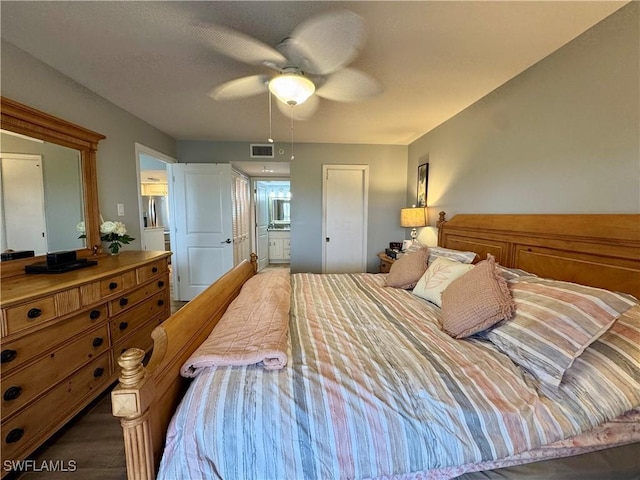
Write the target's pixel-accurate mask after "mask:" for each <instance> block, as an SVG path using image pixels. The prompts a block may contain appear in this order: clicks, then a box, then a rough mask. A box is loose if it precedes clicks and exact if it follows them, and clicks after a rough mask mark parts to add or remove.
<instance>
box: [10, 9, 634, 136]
mask: <svg viewBox="0 0 640 480" xmlns="http://www.w3.org/2000/svg"><path fill="white" fill-rule="evenodd" d="M625 3H627V2H626V1H622V2H606V1H597V2H593V1H586V2H574V1H571V2H568V1H559V2H556V1H541V2H525V1H522V2H521V1H504V2H502V1H501V2H493V1H469V2H454V1H451V2H449V1H441V2H436V1H422V2H420V1H414V2H322V1H317V2H311V1H309V2H307V1H293V2H268V1H265V2H206V1H197V2H188V1H181V2H150V1H137V2H125V1H112V2H93V1H89V2H59V1H54V2H35V1H33V2H32V1H29V2H27V1H19V2H8V1H2V2H1V4H0V5H1V7H0V8H1V20H2V25H1V30H0V32H1V35H2V40H3V41H8V42H10V43H12V44H13V45H15V46H17V47H19V48H20V49H22V50H24V51H26V52H28V53H29V54H31V55H33V56H34V57H36V58H38V59H40V60H42V61H43V62H45V63H47V64H48V65H50V66H52V67H53V68H55V69H57V70H59V71H60V72H62V73H63V74H65V75H66V76H68V77H70V78H72V79H73V80H75V81H77V82H78V83H80V84H82V85H84V86H85V87H87V88H89V89H91V90H93V91H94V92H96V93H98V94H99V95H101V96H103V97H104V98H106V99H108V100H109V101H111V102H113V103H114V104H116V105H118V106H120V107H122V108H124V109H125V110H127V111H129V112H131V113H132V114H134V115H136V116H137V117H139V118H141V119H143V120H145V121H146V122H148V123H150V124H151V125H153V126H155V127H157V128H158V129H160V130H162V131H163V132H165V133H167V134H169V135H170V136H172V137H174V138H176V139H183V140H187V139H194V140H214V141H251V142H258V143H264V141H265V140H266V138H267V137H268V133H269V109H268V97H267V95H266V94H264V95H262V94H261V95H258V96H254V97H250V98H244V99H240V100H234V101H227V102H216V101H214V100H212V99H211V98H210V97H209V96H208V95H207V93H208V92H209V91H210V90H211V89H212V88H213V87H215V86H217V85H219V84H221V83H223V82H226V81H229V80H232V79H234V78H237V77H242V76H246V75H253V74H257V73H264V72H266V71H267V70H265V69H263V68H261V67H255V66H250V65H246V64H244V63H240V62H238V61H236V60H233V59H230V58H228V57H225V56H223V55H222V54H219V53H216V52H215V51H213V50H212V49H211V48H210V47H209V46H208V45H207V44H206V42H204V41H203V40H202V37H201V36H199V35H197V34H195V29H194V28H193V27H194V25H202V24H211V23H217V24H223V25H226V26H228V27H231V28H234V29H237V30H239V31H242V32H244V33H247V34H249V35H251V36H253V37H255V38H257V39H259V40H260V41H262V42H264V43H266V44H268V45H272V46H275V45H276V44H278V43H279V42H280V41H281V40H282V39H283V38H284V37H286V36H287V35H288V34H289V33H290V32H291V31H292V30H293V29H294V28H295V27H296V25H298V24H300V23H301V22H302V21H304V20H305V19H307V18H309V17H311V16H313V15H315V14H318V13H321V12H325V11H327V10H331V9H333V8H336V7H341V8H348V9H349V10H352V11H354V12H356V13H358V14H359V15H361V16H362V17H363V19H364V22H365V25H366V28H367V39H366V42H365V44H364V46H363V48H362V50H361V51H360V54H359V55H358V57H357V58H356V59H355V60H354V61H353V62H352V63H351V65H350V66H351V67H354V68H357V69H359V70H362V71H363V72H366V73H367V74H369V75H371V76H373V77H375V78H376V79H377V80H378V81H379V82H380V83H381V84H382V87H383V92H382V93H381V94H380V95H378V96H376V97H374V98H370V99H368V100H365V101H362V102H358V103H339V102H334V101H330V100H325V99H322V100H321V102H320V107H319V109H318V111H317V112H316V113H315V114H314V115H313V116H312V117H311V119H309V120H307V121H304V122H302V121H300V122H296V123H295V127H294V133H295V141H296V142H317V143H362V144H397V145H407V144H409V143H411V142H412V141H413V140H415V139H416V138H418V137H420V136H421V135H423V134H424V133H426V132H428V131H429V130H431V129H433V128H434V127H436V126H437V125H439V124H441V123H442V122H444V121H446V120H447V119H449V118H451V117H452V116H453V115H455V114H456V113H458V112H460V111H461V110H463V109H464V108H465V107H467V106H468V105H470V104H472V103H473V102H475V101H477V100H478V99H480V98H481V97H483V96H484V95H486V94H487V93H489V92H491V91H492V90H494V89H495V88H497V87H499V86H500V85H502V84H503V83H505V82H507V81H508V80H509V79H511V78H513V77H514V76H516V75H517V74H519V73H520V72H522V71H523V70H525V69H526V68H528V67H529V66H531V65H533V64H535V63H536V62H538V61H539V60H541V59H542V58H544V57H545V56H547V55H549V54H550V53H552V52H553V51H555V50H557V49H558V48H560V47H561V46H563V45H564V44H566V43H567V42H569V41H571V40H572V39H574V38H575V37H577V36H578V35H580V34H581V33H582V32H584V31H585V30H587V29H588V28H590V27H591V26H593V25H595V24H596V23H598V22H599V21H601V20H602V19H603V18H605V17H606V16H608V15H610V14H611V13H613V12H614V11H615V10H617V9H618V8H620V7H621V6H623V5H624V4H625ZM273 137H274V139H275V140H276V141H277V142H288V141H289V140H290V138H291V125H290V120H289V119H288V118H286V117H284V116H283V115H282V114H281V113H280V112H279V111H277V109H275V108H274V113H273Z"/></svg>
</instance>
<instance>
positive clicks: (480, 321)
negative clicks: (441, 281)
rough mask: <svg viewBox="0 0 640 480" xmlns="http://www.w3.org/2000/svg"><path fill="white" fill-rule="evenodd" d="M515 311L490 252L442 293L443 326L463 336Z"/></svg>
mask: <svg viewBox="0 0 640 480" xmlns="http://www.w3.org/2000/svg"><path fill="white" fill-rule="evenodd" d="M514 311H515V303H514V301H513V298H511V293H510V292H509V287H508V286H507V281H506V280H505V279H504V278H502V277H501V276H500V273H499V271H498V269H497V268H496V264H495V259H494V258H493V256H492V255H491V254H488V255H487V259H486V260H483V261H482V262H480V263H478V264H477V265H476V266H475V268H473V269H472V270H470V271H469V272H467V273H465V274H464V275H462V276H461V277H459V278H457V279H455V280H454V281H453V282H451V284H450V285H449V286H448V287H447V288H446V289H445V291H444V292H443V293H442V313H443V325H442V327H443V330H444V331H445V332H447V333H448V334H449V335H451V336H452V337H454V338H464V337H468V336H470V335H473V334H474V333H478V332H481V331H482V330H485V329H487V328H489V327H490V326H492V325H495V324H496V323H498V322H500V321H502V320H506V319H509V318H511V317H512V316H513V313H514Z"/></svg>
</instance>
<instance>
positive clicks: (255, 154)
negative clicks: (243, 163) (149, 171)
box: [251, 143, 273, 158]
mask: <svg viewBox="0 0 640 480" xmlns="http://www.w3.org/2000/svg"><path fill="white" fill-rule="evenodd" d="M251 158H273V145H270V144H268V143H266V144H251Z"/></svg>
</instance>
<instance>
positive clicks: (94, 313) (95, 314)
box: [89, 310, 100, 320]
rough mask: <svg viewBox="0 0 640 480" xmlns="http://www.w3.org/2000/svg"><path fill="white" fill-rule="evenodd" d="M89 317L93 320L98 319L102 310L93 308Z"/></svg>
mask: <svg viewBox="0 0 640 480" xmlns="http://www.w3.org/2000/svg"><path fill="white" fill-rule="evenodd" d="M89 318H90V319H91V320H96V319H98V318H100V310H91V312H89Z"/></svg>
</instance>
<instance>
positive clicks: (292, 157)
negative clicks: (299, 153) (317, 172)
mask: <svg viewBox="0 0 640 480" xmlns="http://www.w3.org/2000/svg"><path fill="white" fill-rule="evenodd" d="M294 158H296V157H295V156H294V155H293V105H291V160H293V159H294Z"/></svg>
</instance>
